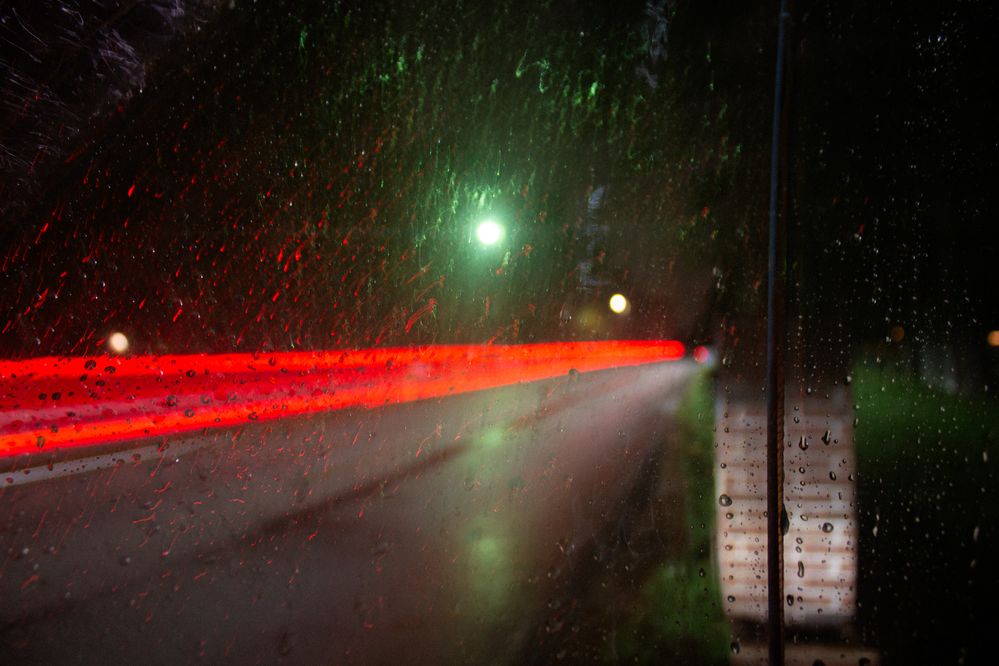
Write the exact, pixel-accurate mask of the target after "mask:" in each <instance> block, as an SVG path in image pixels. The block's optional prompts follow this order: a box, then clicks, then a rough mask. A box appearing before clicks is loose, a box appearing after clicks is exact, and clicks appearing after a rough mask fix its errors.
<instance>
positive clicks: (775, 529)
mask: <svg viewBox="0 0 999 666" xmlns="http://www.w3.org/2000/svg"><path fill="white" fill-rule="evenodd" d="M789 17H790V14H789V13H788V9H787V0H781V3H780V15H779V17H778V21H777V72H776V78H775V81H774V110H773V126H772V128H771V136H772V140H771V147H770V216H769V242H768V248H767V624H768V634H769V635H768V643H769V658H770V664H771V666H783V664H784V548H783V546H784V531H783V524H782V523H783V520H782V519H783V517H784V448H783V446H784V445H783V442H784V432H783V431H784V428H783V425H784V372H783V351H784V307H783V305H784V303H783V300H784V284H783V280H784V262H783V261H782V259H783V256H782V254H781V252H780V251H781V250H782V249H783V245H784V238H783V231H784V230H783V224H782V222H783V219H782V216H781V215H780V214H779V213H780V211H779V208H780V199H779V194H780V177H781V171H780V156H781V144H782V134H781V129H782V127H781V117H782V107H783V102H784V85H783V84H784V58H785V44H784V29H785V24H786V23H787V20H788V18H789Z"/></svg>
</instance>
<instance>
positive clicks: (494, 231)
mask: <svg viewBox="0 0 999 666" xmlns="http://www.w3.org/2000/svg"><path fill="white" fill-rule="evenodd" d="M475 236H476V238H478V239H479V242H480V243H482V244H483V245H496V243H499V242H500V241H501V240H502V239H503V227H501V226H500V225H499V223H497V222H496V220H493V219H489V220H483V221H482V222H480V223H479V226H478V228H476V230H475Z"/></svg>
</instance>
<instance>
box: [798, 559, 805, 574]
mask: <svg viewBox="0 0 999 666" xmlns="http://www.w3.org/2000/svg"><path fill="white" fill-rule="evenodd" d="M804 577H805V563H804V562H798V578H804Z"/></svg>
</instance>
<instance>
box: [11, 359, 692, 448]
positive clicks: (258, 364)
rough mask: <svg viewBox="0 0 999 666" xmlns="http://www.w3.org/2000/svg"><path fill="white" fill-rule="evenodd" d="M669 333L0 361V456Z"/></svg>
mask: <svg viewBox="0 0 999 666" xmlns="http://www.w3.org/2000/svg"><path fill="white" fill-rule="evenodd" d="M683 353H684V349H683V345H682V344H681V343H679V342H676V341H674V340H655V341H644V340H643V341H632V340H618V341H610V342H563V343H546V344H531V345H509V346H504V345H485V346H483V345H448V346H427V347H403V348H388V349H363V350H356V351H312V352H273V353H262V354H198V355H184V356H180V355H176V356H132V357H118V356H115V357H111V356H101V357H90V358H61V357H46V358H35V359H27V360H20V361H0V457H10V456H14V455H19V454H25V453H40V452H51V451H56V450H62V449H68V448H73V447H82V446H96V445H101V444H108V443H114V442H121V441H125V440H131V439H138V438H146V437H163V436H166V435H174V434H178V433H184V432H190V431H194V430H202V429H206V428H227V427H232V426H236V425H242V424H246V423H251V422H260V421H272V420H275V419H281V418H287V417H291V416H298V415H302V414H312V413H317V412H325V411H331V410H337V409H344V408H348V407H361V408H376V407H381V406H385V405H393V404H400V403H405V402H411V401H414V400H426V399H430V398H440V397H445V396H449V395H458V394H461V393H467V392H469V391H481V390H485V389H490V388H497V387H500V386H509V385H513V384H520V383H524V382H532V381H538V380H541V379H549V378H552V377H558V376H560V375H565V374H567V373H571V372H572V371H576V372H580V373H582V372H594V371H597V370H605V369H610V368H618V367H626V366H634V365H644V364H648V363H659V362H663V361H673V360H676V359H679V358H681V357H682V356H683Z"/></svg>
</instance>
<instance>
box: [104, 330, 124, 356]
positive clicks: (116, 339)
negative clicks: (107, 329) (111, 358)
mask: <svg viewBox="0 0 999 666" xmlns="http://www.w3.org/2000/svg"><path fill="white" fill-rule="evenodd" d="M108 349H110V350H111V351H112V352H113V353H115V354H124V353H125V352H127V351H128V338H126V337H125V334H124V333H121V332H119V331H116V332H114V333H112V334H111V335H109V336H108Z"/></svg>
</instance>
